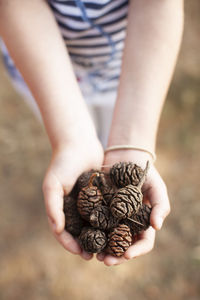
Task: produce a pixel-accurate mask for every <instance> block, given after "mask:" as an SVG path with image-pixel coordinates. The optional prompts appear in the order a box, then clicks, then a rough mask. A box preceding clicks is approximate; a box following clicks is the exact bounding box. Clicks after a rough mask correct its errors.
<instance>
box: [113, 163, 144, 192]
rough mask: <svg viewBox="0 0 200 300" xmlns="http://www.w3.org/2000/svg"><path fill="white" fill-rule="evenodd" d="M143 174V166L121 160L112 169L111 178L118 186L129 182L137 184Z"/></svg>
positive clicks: (120, 186) (123, 185)
mask: <svg viewBox="0 0 200 300" xmlns="http://www.w3.org/2000/svg"><path fill="white" fill-rule="evenodd" d="M143 174H144V171H143V170H142V168H140V167H139V166H137V165H136V164H134V163H132V162H119V163H116V164H114V165H113V166H112V168H111V169H110V177H111V180H112V181H113V183H114V184H115V185H116V186H117V187H118V188H122V187H125V186H127V185H129V184H132V185H135V186H137V185H138V184H139V182H140V180H141V178H142V176H143Z"/></svg>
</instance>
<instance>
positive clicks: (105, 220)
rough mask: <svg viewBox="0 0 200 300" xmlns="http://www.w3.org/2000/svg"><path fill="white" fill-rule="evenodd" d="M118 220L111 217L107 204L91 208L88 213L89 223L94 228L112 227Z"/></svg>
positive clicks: (106, 228)
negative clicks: (89, 213)
mask: <svg viewBox="0 0 200 300" xmlns="http://www.w3.org/2000/svg"><path fill="white" fill-rule="evenodd" d="M118 222H119V221H118V219H116V218H115V217H113V215H112V214H111V212H110V209H109V208H108V207H107V206H98V207H96V208H95V209H93V211H92V212H91V215H90V224H91V225H92V226H93V227H94V228H99V229H102V230H109V229H111V228H113V227H116V226H117V224H118Z"/></svg>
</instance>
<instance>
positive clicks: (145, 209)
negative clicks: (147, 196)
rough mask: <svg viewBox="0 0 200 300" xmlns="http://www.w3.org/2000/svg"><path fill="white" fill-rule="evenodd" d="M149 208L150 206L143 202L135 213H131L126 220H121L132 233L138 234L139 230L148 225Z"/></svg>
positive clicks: (144, 228)
mask: <svg viewBox="0 0 200 300" xmlns="http://www.w3.org/2000/svg"><path fill="white" fill-rule="evenodd" d="M151 210H152V209H151V207H149V206H148V205H146V204H143V205H142V207H141V208H140V209H139V211H138V212H137V214H135V215H132V216H131V217H130V218H129V219H127V220H123V221H124V223H125V224H126V225H128V226H129V227H130V229H131V232H132V235H135V234H138V233H140V232H141V231H143V230H146V229H147V228H148V227H149V226H150V215H151ZM131 219H132V220H133V221H131ZM134 221H135V222H134ZM136 222H137V223H136ZM139 223H140V224H139Z"/></svg>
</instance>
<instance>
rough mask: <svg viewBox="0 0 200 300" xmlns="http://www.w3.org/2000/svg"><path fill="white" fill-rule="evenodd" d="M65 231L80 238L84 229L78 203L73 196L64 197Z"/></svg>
mask: <svg viewBox="0 0 200 300" xmlns="http://www.w3.org/2000/svg"><path fill="white" fill-rule="evenodd" d="M63 210H64V214H65V229H66V230H67V231H68V232H69V233H71V234H72V235H74V236H78V235H79V234H80V232H81V230H82V228H83V220H82V218H81V216H80V215H79V213H78V210H77V206H76V201H75V199H74V198H73V197H71V196H64V209H63Z"/></svg>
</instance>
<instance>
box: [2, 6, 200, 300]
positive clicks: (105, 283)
mask: <svg viewBox="0 0 200 300" xmlns="http://www.w3.org/2000/svg"><path fill="white" fill-rule="evenodd" d="M187 3H189V4H187ZM187 3H186V12H187V17H186V29H185V34H184V42H183V47H182V50H181V54H180V59H179V63H178V65H177V69H176V74H175V77H174V80H173V84H172V87H171V89H170V92H169V95H168V101H167V103H166V105H165V108H164V112H163V115H162V120H161V126H160V131H159V138H158V162H157V166H158V168H159V170H160V171H161V174H162V175H163V177H164V178H165V180H166V183H167V185H168V188H169V193H170V198H171V204H172V213H171V215H170V216H169V217H168V219H167V221H166V223H165V226H164V228H163V229H162V230H161V231H160V232H159V233H158V234H157V240H156V246H155V249H154V250H153V251H152V252H151V254H149V255H146V256H144V257H141V258H138V259H136V260H133V261H129V262H128V263H126V264H124V265H121V266H119V267H112V268H107V267H105V266H104V265H103V264H101V263H99V262H97V261H96V260H95V259H94V260H92V261H90V262H85V261H83V260H81V259H80V258H79V257H77V256H73V255H71V254H69V253H67V252H65V251H64V249H62V248H61V247H60V246H59V244H58V243H57V242H56V241H55V240H54V238H53V237H52V236H51V234H50V232H49V229H48V226H47V221H46V217H45V210H44V205H43V197H42V192H41V182H42V179H43V175H44V172H45V169H46V167H47V164H48V161H49V158H50V147H49V144H48V140H47V137H46V135H45V132H44V129H43V128H41V126H40V124H38V122H37V121H36V120H35V119H34V117H33V115H32V114H31V112H30V111H29V110H28V108H27V107H26V106H25V105H24V104H23V102H22V100H21V98H20V97H19V96H18V95H16V93H15V92H14V90H13V89H12V87H11V86H10V84H9V82H8V80H7V78H6V76H5V74H4V72H3V70H2V66H1V67H0V74H1V81H0V107H1V111H0V153H1V155H0V182H1V185H0V194H1V202H0V212H1V218H0V228H1V239H0V253H1V260H0V300H4V299H5V300H18V299H29V300H40V299H41V300H45V299H48V300H51V299H56V300H59V299H78V300H86V299H87V300H90V299H91V300H98V299H105V300H114V299H115V300H118V299H119V300H122V299H123V300H130V299H139V300H146V299H149V300H151V299H153V300H156V299H163V300H165V299H166V300H169V299H173V300H174V299H175V300H179V299H180V300H188V299H189V300H197V299H199V298H200V286H199V278H200V236H199V227H200V219H199V216H200V205H199V198H200V192H199V158H200V156H199V146H200V142H199V125H200V119H199V116H200V108H199V107H200V106H199V103H198V101H199V95H200V68H199V65H200V55H199V49H200V40H199V29H200V28H199V27H200V26H199V24H198V23H197V21H198V18H199V11H200V4H199V1H188V2H187Z"/></svg>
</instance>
